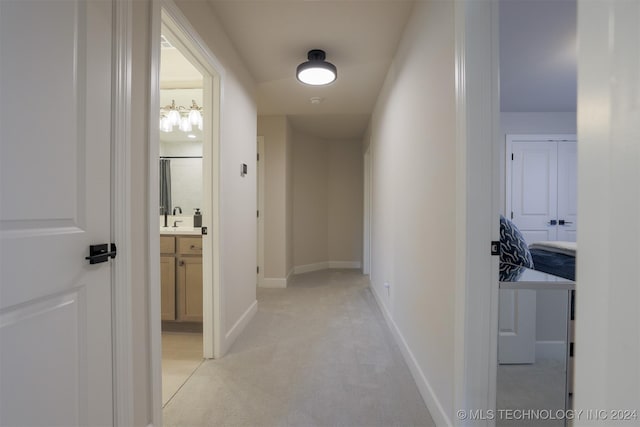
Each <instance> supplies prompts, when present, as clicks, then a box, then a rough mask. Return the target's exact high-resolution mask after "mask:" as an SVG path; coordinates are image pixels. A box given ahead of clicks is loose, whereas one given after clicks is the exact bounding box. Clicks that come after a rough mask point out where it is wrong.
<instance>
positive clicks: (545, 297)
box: [497, 112, 576, 357]
mask: <svg viewBox="0 0 640 427" xmlns="http://www.w3.org/2000/svg"><path fill="white" fill-rule="evenodd" d="M500 127H501V136H502V138H501V140H500V141H497V143H498V144H500V159H501V163H500V164H501V165H502V167H501V168H500V206H501V212H502V214H503V215H504V214H505V212H506V210H505V203H506V201H505V194H506V193H505V191H506V189H505V182H506V178H505V170H506V160H505V159H506V151H505V147H506V135H509V134H575V133H576V113H575V112H573V113H572V112H567V113H540V112H533V113H508V112H503V113H501V114H500ZM566 306H567V303H566V293H565V292H562V291H558V292H555V291H539V292H536V341H537V344H536V350H537V352H536V353H537V354H536V356H537V357H547V356H553V355H554V354H555V355H556V356H557V357H563V352H564V347H563V344H562V343H561V342H563V341H565V340H566V336H565V335H564V329H565V327H564V324H565V323H566V312H567V307H566ZM549 352H551V353H549Z"/></svg>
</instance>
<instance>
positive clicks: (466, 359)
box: [450, 0, 501, 426]
mask: <svg viewBox="0 0 640 427" xmlns="http://www.w3.org/2000/svg"><path fill="white" fill-rule="evenodd" d="M498 18H499V11H498V1H496V0H490V1H487V2H478V1H475V0H460V1H456V2H455V3H454V19H455V29H454V34H455V76H454V78H455V97H456V235H455V237H454V238H455V241H456V259H457V268H456V272H455V286H456V291H455V307H454V309H455V317H454V318H455V336H454V345H455V359H454V390H453V392H454V396H453V398H454V408H455V410H456V412H457V413H458V414H459V413H460V412H459V411H470V410H483V411H488V410H495V408H496V378H497V349H498V344H497V343H498V259H497V257H495V256H491V255H490V243H491V241H494V240H498V236H499V229H498V225H499V221H498V218H499V213H500V210H499V207H500V201H499V191H497V189H498V188H499V184H500V179H499V175H500V174H499V166H498V165H500V164H501V161H500V158H501V157H500V150H499V144H497V143H496V142H495V141H500V139H501V138H500V136H499V135H500V126H499V118H500V108H499V99H500V93H499V65H500V62H499V57H498V53H499V38H498V36H499V34H498ZM466 413H468V412H466ZM451 415H452V416H455V415H456V413H454V414H451ZM450 421H451V424H452V425H488V426H491V425H494V424H495V421H494V420H485V421H483V422H481V423H478V421H471V420H469V419H466V420H463V419H461V418H458V419H452V420H450Z"/></svg>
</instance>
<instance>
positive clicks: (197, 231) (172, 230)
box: [160, 226, 202, 236]
mask: <svg viewBox="0 0 640 427" xmlns="http://www.w3.org/2000/svg"><path fill="white" fill-rule="evenodd" d="M160 234H185V235H192V236H199V235H201V234H202V229H201V228H199V227H198V228H194V227H171V226H169V227H160Z"/></svg>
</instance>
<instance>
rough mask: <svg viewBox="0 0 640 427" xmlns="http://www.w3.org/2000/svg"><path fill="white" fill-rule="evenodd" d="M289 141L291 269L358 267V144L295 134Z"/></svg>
mask: <svg viewBox="0 0 640 427" xmlns="http://www.w3.org/2000/svg"><path fill="white" fill-rule="evenodd" d="M293 139H294V144H293V145H294V147H293V161H294V165H293V193H294V197H293V199H294V202H293V211H294V221H293V226H294V230H293V240H294V265H295V266H296V267H303V266H310V265H318V264H324V267H325V268H326V266H331V265H332V264H331V263H332V262H333V263H335V262H339V263H340V262H342V263H350V264H352V266H356V265H359V263H361V260H362V198H363V183H362V152H361V151H362V142H361V141H360V140H346V141H342V140H341V141H330V140H325V139H320V138H316V137H313V136H309V135H306V134H303V133H300V132H294V138H293ZM334 266H340V264H338V265H334ZM317 267H318V268H319V267H320V265H318V266H317Z"/></svg>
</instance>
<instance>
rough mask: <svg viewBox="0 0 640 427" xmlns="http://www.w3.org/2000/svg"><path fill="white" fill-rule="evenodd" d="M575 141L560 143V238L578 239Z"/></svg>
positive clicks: (573, 240)
mask: <svg viewBox="0 0 640 427" xmlns="http://www.w3.org/2000/svg"><path fill="white" fill-rule="evenodd" d="M577 151H578V150H577V144H576V143H575V142H574V141H568V142H565V141H562V142H559V143H558V240H564V241H570V242H575V241H576V227H577V225H578V197H577V196H578V185H577V182H578V162H577Z"/></svg>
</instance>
